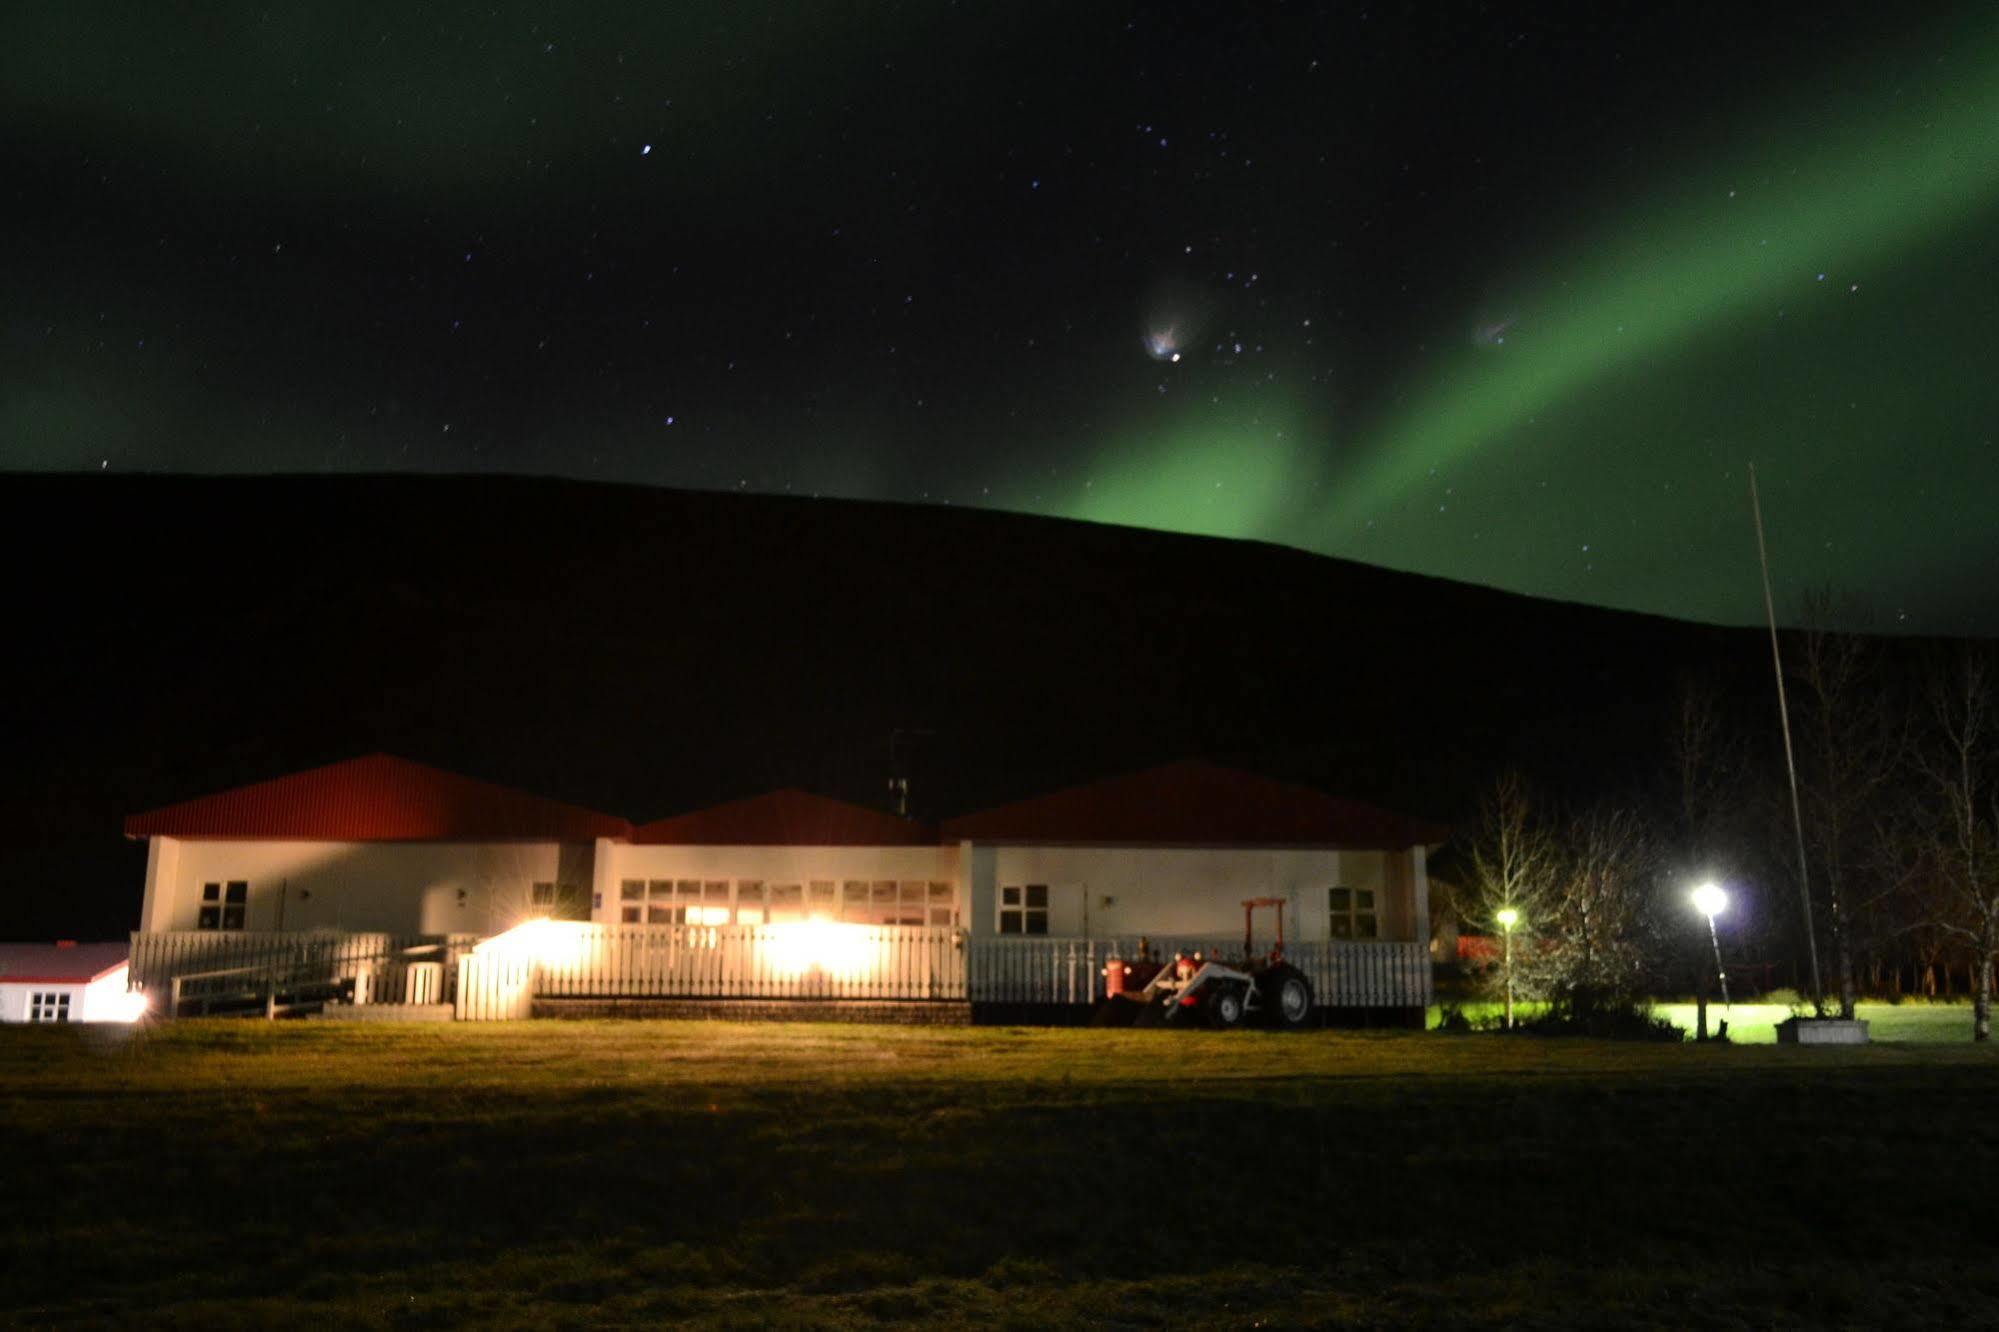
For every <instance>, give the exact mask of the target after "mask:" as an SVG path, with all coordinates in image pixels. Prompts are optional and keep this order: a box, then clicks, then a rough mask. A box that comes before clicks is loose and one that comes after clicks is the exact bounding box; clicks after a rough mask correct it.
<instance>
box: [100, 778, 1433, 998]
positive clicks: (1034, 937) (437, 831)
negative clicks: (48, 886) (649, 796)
mask: <svg viewBox="0 0 1999 1332" xmlns="http://www.w3.org/2000/svg"><path fill="white" fill-rule="evenodd" d="M126 831H127V833H128V835H130V836H134V837H145V838H146V839H147V840H148V852H147V872H146V892H145V901H144V905H143V908H142V913H141V926H140V931H139V933H138V934H136V935H135V936H134V948H135V961H136V962H137V964H138V965H137V967H136V972H137V975H138V978H139V980H140V981H141V983H143V984H146V985H148V986H151V987H152V988H154V989H158V988H159V987H160V985H161V984H162V983H163V982H165V981H166V980H167V979H168V978H169V977H170V976H171V975H174V974H182V973H187V972H190V971H198V972H215V971H229V970H230V969H231V968H232V967H233V968H236V969H237V970H239V971H240V972H242V973H243V974H244V975H246V976H247V975H249V974H250V973H252V972H255V970H256V969H257V968H258V967H280V966H282V967H285V968H289V969H290V970H289V972H288V973H287V974H290V975H294V976H296V975H299V974H303V972H302V971H301V968H303V969H304V970H310V969H311V968H313V967H320V968H322V969H323V968H326V967H332V968H334V969H336V970H341V969H345V970H355V969H357V968H358V969H360V970H363V971H366V972H367V980H366V982H365V983H364V986H363V988H365V989H366V990H367V992H368V997H370V998H372V999H374V1000H375V1001H376V1002H382V1001H397V1000H398V999H400V998H408V997H411V996H413V995H416V994H417V992H418V991H422V992H423V994H424V997H429V998H432V999H436V998H442V997H443V994H442V990H443V989H449V988H451V984H450V978H448V977H447V978H446V979H445V980H444V981H443V982H442V983H441V987H440V982H439V980H438V979H437V978H436V977H435V976H433V975H432V974H431V973H430V972H428V971H426V970H423V969H422V968H421V967H420V966H419V968H418V969H417V970H415V971H412V970H410V966H409V964H410V963H412V962H421V961H423V960H435V961H437V962H438V963H440V964H441V965H442V967H443V968H445V969H446V970H447V971H448V970H449V969H451V968H452V967H453V966H455V965H456V962H457V958H458V956H459V955H460V954H463V953H466V952H468V951H470V950H471V949H472V948H473V947H474V945H476V944H477V942H478V941H479V940H481V939H490V938H492V937H494V936H498V935H503V934H505V933H506V932H507V931H508V930H510V929H512V928H514V927H515V926H518V925H520V924H522V923H523V922H528V921H535V920H541V919H551V920H569V921H575V922H581V923H586V924H587V928H586V927H585V925H579V927H578V929H577V930H572V931H570V932H569V935H568V936H565V937H574V938H576V939H583V940H586V941H587V943H581V944H576V945H574V947H573V948H572V951H573V952H574V953H575V956H566V957H564V958H563V959H561V960H560V965H558V964H557V962H556V961H554V960H549V959H543V961H542V963H539V964H537V965H539V966H540V967H541V970H540V971H539V972H538V973H537V978H534V979H527V978H525V977H526V973H525V972H521V973H519V975H517V977H516V981H515V982H510V984H513V986H514V988H513V989H512V990H510V991H509V996H510V997H509V998H508V999H507V1000H506V1003H505V1004H504V1005H503V1006H502V1007H503V1008H504V1011H506V1012H509V1013H512V1012H517V1011H525V1010H524V1008H523V1006H524V1005H528V1004H529V1002H530V1000H533V999H535V998H537V997H539V998H542V999H547V1000H550V1001H555V1000H571V999H573V1000H585V999H593V998H595V999H606V1000H609V999H617V1000H632V1001H636V1000H640V999H666V998H672V999H710V998H713V999H737V998H762V999H772V1000H778V999H783V1000H791V999H800V998H810V999H833V1000H838V999H845V998H856V999H858V998H866V999H876V1000H923V1001H931V1000H945V1001H951V1002H958V1003H970V1004H973V1005H975V1006H976V1005H980V1004H988V1005H990V1004H1009V1005H1017V1006H1019V1005H1025V1006H1033V1005H1043V1004H1054V1005H1077V1004H1084V1003H1087V1002H1089V1001H1090V1000H1091V999H1092V998H1093V997H1094V995H1095V993H1096V986H1097V982H1096V979H1095V977H1096V974H1097V972H1098V971H1099V970H1100V968H1101V965H1102V963H1103V961H1104V959H1105V958H1107V957H1108V956H1112V955H1120V956H1123V955H1129V953H1130V952H1131V951H1132V950H1133V949H1135V948H1136V947H1137V946H1138V945H1139V942H1140V941H1141V940H1144V941H1146V942H1148V943H1151V944H1154V945H1156V946H1159V947H1166V946H1170V945H1172V944H1175V943H1189V944H1190V945H1191V944H1192V943H1194V942H1198V943H1199V944H1200V945H1201V946H1203V947H1205V948H1208V949H1215V948H1219V947H1222V946H1225V945H1226V946H1235V947H1239V946H1240V942H1239V941H1241V940H1242V938H1243V934H1244V914H1245V912H1244V903H1245V902H1246V901H1248V900H1251V899H1263V900H1271V899H1274V900H1276V901H1279V902H1282V903H1283V904H1284V930H1285V936H1286V944H1287V951H1288V952H1289V954H1290V956H1291V957H1293V958H1294V959H1297V960H1299V964H1300V965H1308V966H1309V967H1310V968H1316V970H1315V971H1314V975H1315V985H1317V986H1318V988H1319V995H1320V999H1321V1002H1322V1004H1324V1005H1326V1006H1328V1007H1333V1008H1340V1007H1356V1008H1383V1009H1396V1010H1403V1011H1404V1012H1407V1011H1409V1010H1415V1009H1420V1008H1421V1006H1422V1005H1423V1004H1425V1003H1427V1002H1428V999H1429V994H1430V982H1429V966H1428V958H1427V952H1426V943H1427V940H1428V937H1429V921H1428V897H1427V880H1426V876H1425V863H1426V861H1425V858H1426V852H1427V848H1428V847H1429V846H1430V845H1432V844H1434V843H1435V842H1437V841H1439V840H1441V838H1442V833H1441V831H1440V830H1438V829H1435V828H1432V827H1430V826H1428V825H1425V824H1421V823H1418V822H1416V821H1413V820H1409V819H1405V818H1402V817H1400V816H1398V815H1394V814H1390V813H1388V812H1386V811H1383V810H1380V809H1376V808H1373V807H1371V806H1367V805H1362V804H1358V803H1356V802H1352V801H1346V800H1341V799H1337V798H1335V797H1332V796H1328V795H1325V794H1323V793H1321V792H1318V791H1313V790H1309V789H1307V788H1304V787H1300V786H1296V785H1292V784H1289V783H1283V782H1276V781H1272V780H1270V779H1268V778H1264V777H1260V776H1256V775H1254V774H1250V773H1246V772H1241V771H1238V770H1233V769H1228V768H1223V767H1219V766H1216V765H1213V764H1207V763H1198V762H1192V763H1179V764H1171V765H1167V766H1165V767H1161V768H1155V769H1151V770H1148V771H1146V772H1141V773H1135V774H1131V775H1128V776H1123V777H1117V778H1111V779H1108V780H1105V781H1101V782H1095V783H1091V784H1088V785H1084V786H1080V787H1076V788H1072V789H1069V790H1065V791H1059V792H1055V793H1052V794H1049V795H1043V796H1038V797H1035V798H1032V799H1028V800H1023V801H1019V802H1016V803H1013V804H1009V805H1004V806H1001V807H998V808H995V809H989V810H985V811H980V812H976V813H972V814H968V815H965V816H963V817H960V818H957V819H952V820H948V821H946V822H945V823H944V824H942V825H941V827H932V826H928V825H924V824H921V823H917V822H914V821H911V820H907V819H900V818H897V817H895V816H893V815H889V814H885V813H882V812H880V811H877V810H872V809H867V808H864V807H861V806H857V805H852V804H848V803H846V802H843V801H837V800H831V799H827V798H825V797H823V796H817V795H812V794H810V793H807V792H803V791H795V790H787V791H778V792H773V793H770V794H768V795H763V796H757V797H752V798H750V799H746V800H738V801H732V802H729V803H726V804H722V805H716V806H712V807H709V808H705V809H700V810H695V811H691V812H689V813H685V814H681V815H677V816H674V817H671V818H666V819H661V820H658V821H656V822H653V823H648V824H645V825H643V826H639V827H634V826H633V825H631V824H630V823H628V822H626V821H625V820H623V819H620V818H617V817H615V816H611V815H605V814H599V813H595V812H593V811H590V810H584V809H579V808H577V807H575V806H570V805H563V804H559V803H557V802H554V801H548V800H543V799H541V798H539V797H535V796H530V795H526V794H524V793H521V792H516V791H509V790H506V789H504V788H500V787H495V786H491V785H489V784H486V783H483V782H477V781H473V780H471V779H469V778H465V777H459V776H456V775H454V774H450V773H445V772H441V771H439V770H437V769H434V768H428V767H425V766H423V765H421V764H415V763H409V762H407V761H405V760H401V759H396V758H391V757H389V756H387V755H374V756H371V757H368V758H363V759H356V760H352V761H350V762H347V763H338V764H333V765H330V766H329V767H325V768H319V769H314V770H312V771H310V772H305V773H298V774H294V775H291V776H288V777H281V778H278V779H276V780H275V781H271V782H265V783H261V784H259V785H256V786H250V787H245V788H242V789H239V790H236V791H231V792H225V793H222V794H220V795H216V796H210V797H205V798H202V799H198V800H193V801H189V802H187V803H185V804H181V805H175V806H171V807H168V808H166V809H162V810H156V811H153V812H151V813H148V814H142V815H137V816H135V817H133V818H132V819H130V820H128V821H127V825H126ZM1272 914H1273V915H1274V913H1272ZM808 922H819V923H822V924H824V925H828V926H838V927H841V928H851V929H861V930H866V931H872V933H870V934H869V935H868V936H867V937H868V938H869V939H870V940H872V941H873V942H871V943H869V944H868V945H867V949H868V952H867V956H868V957H870V958H872V959H874V960H872V961H869V962H866V963H865V964H863V963H861V962H853V961H851V959H850V962H849V963H846V964H843V966H844V967H845V968H846V970H845V971H844V972H843V973H842V974H843V975H845V976H846V979H845V980H842V981H840V982H838V983H835V982H834V981H833V980H831V979H829V977H828V975H827V974H825V973H824V972H823V969H811V970H810V971H809V974H806V975H796V974H791V973H790V970H789V969H788V968H787V967H785V966H776V968H775V969H773V964H771V963H769V961H768V959H767V958H766V956H765V954H766V953H770V952H771V951H772V950H773V949H775V950H778V952H781V953H784V955H785V956H790V953H788V952H785V949H787V948H789V947H790V945H781V937H782V936H783V934H784V931H786V930H787V929H788V928H789V927H794V926H801V925H804V924H806V923H808ZM1274 926H1275V921H1274V919H1271V918H1269V917H1264V918H1261V919H1259V921H1258V930H1259V931H1260V934H1259V939H1258V944H1259V947H1262V946H1267V945H1268V943H1269V936H1270V934H1271V933H1272V932H1274ZM579 931H580V932H579ZM356 940H359V941H360V942H359V943H357V942H355V941H356ZM1232 941H1234V942H1232ZM287 950H289V951H287ZM489 951H490V950H489ZM280 955H282V957H284V958H289V959H291V960H289V961H282V962H271V963H268V964H267V963H266V962H264V961H262V960H261V959H266V958H271V957H278V956H280ZM856 956H858V954H856ZM863 972H865V973H867V974H866V975H865V976H863V975H862V974H861V973H863ZM228 982H229V978H228V977H226V976H225V977H223V978H222V979H221V980H219V981H215V982H212V983H215V984H222V985H224V986H225V988H226V985H227V983H228ZM203 983H204V984H208V983H211V982H208V981H204V982H203ZM413 987H414V988H413ZM428 987H440V988H437V989H435V990H433V989H431V988H428ZM524 987H525V988H524ZM462 1007H463V1003H462V1001H461V1008H462Z"/></svg>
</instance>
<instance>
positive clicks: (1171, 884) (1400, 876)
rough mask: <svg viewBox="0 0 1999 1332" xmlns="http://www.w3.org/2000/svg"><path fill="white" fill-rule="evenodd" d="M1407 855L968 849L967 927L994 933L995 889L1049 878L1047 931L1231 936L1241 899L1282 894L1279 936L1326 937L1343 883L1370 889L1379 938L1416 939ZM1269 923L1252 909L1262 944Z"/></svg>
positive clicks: (1237, 926) (1239, 920)
mask: <svg viewBox="0 0 1999 1332" xmlns="http://www.w3.org/2000/svg"><path fill="white" fill-rule="evenodd" d="M1415 854H1416V855H1418V856H1420V854H1421V851H1420V849H1419V850H1418V851H1417V852H1416V853H1415ZM1411 860H1412V857H1411V853H1409V852H1405V851H1326V850H1253V849H1241V848H1229V847H1145V848H1121V847H1077V846H997V847H985V846H980V847H968V848H967V849H966V853H965V861H966V864H967V865H968V867H969V871H970V872H969V875H968V877H969V879H970V883H969V892H968V894H967V899H968V901H969V902H970V904H971V906H972V911H971V913H970V914H969V915H968V916H967V919H966V925H967V927H968V928H969V929H970V930H971V931H972V933H974V934H978V935H989V934H996V933H998V930H999V923H998V910H999V906H1000V896H999V890H1000V889H1001V888H1004V887H1006V886H1008V885H1019V886H1025V885H1027V884H1046V885H1048V889H1049V895H1048V896H1049V918H1048V933H1049V934H1051V935H1071V936H1081V935H1085V934H1087V935H1089V936H1091V937H1097V938H1101V937H1106V936H1118V937H1124V936H1129V935H1137V934H1151V935H1214V936H1218V937H1219V938H1222V939H1233V938H1239V937H1240V936H1241V933H1242V924H1243V910H1242V903H1243V901H1244V899H1246V898H1251V897H1279V898H1283V899H1285V902H1286V906H1285V910H1284V933H1285V937H1286V938H1288V939H1294V940H1305V939H1324V938H1326V937H1328V932H1329V928H1330V926H1329V923H1328V914H1329V913H1328V909H1327V890H1328V889H1330V888H1332V887H1335V886H1343V887H1348V888H1372V889H1374V890H1375V893H1376V902H1377V904H1378V910H1379V915H1380V922H1379V925H1380V936H1379V937H1381V938H1383V939H1391V940H1393V939H1413V938H1415V937H1416V936H1415V935H1414V933H1413V932H1412V931H1413V930H1414V928H1415V923H1416V919H1417V917H1418V915H1419V910H1418V905H1417V903H1416V902H1415V901H1414V897H1415V889H1416V886H1417V884H1416V876H1415V874H1414V873H1413V866H1412V864H1411ZM1274 926H1275V920H1274V919H1273V917H1272V915H1271V913H1269V912H1266V911H1259V912H1258V913H1257V922H1256V929H1257V939H1258V942H1259V943H1261V942H1262V941H1264V940H1265V939H1266V938H1267V937H1268V934H1269V932H1270V931H1271V930H1272V929H1273V928H1274Z"/></svg>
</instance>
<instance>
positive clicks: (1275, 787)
mask: <svg viewBox="0 0 1999 1332" xmlns="http://www.w3.org/2000/svg"><path fill="white" fill-rule="evenodd" d="M943 831H944V835H945V836H946V837H947V838H950V839H951V840H953V841H959V840H965V841H979V842H983V841H999V842H1008V841H1012V842H1082V843H1109V844H1112V845H1116V846H1145V845H1168V846H1174V845H1177V846H1324V847H1342V848H1346V849H1348V850H1363V849H1366V850H1395V849H1400V848H1402V847H1409V846H1417V845H1426V846H1428V845H1435V844H1436V843H1438V842H1441V841H1443V840H1444V838H1445V836H1446V835H1447V830H1446V829H1443V828H1440V827H1437V826H1435V825H1432V824H1428V823H1423V822H1421V821H1419V820H1416V819H1410V818H1405V817H1403V816H1402V815H1400V814H1392V813H1390V812H1389V811H1387V810H1385V809H1378V808H1376V807H1375V806H1373V805H1364V804H1361V803H1360V802H1358V801H1354V800H1342V799H1340V798H1339V797H1337V796H1329V795H1326V794H1325V793H1323V792H1321V791H1314V790H1312V789H1311V788H1309V787H1304V786H1294V785H1292V784H1291V783H1289V782H1278V781H1272V780H1271V779H1270V778H1268V777H1259V776H1257V775H1256V774H1255V773H1249V772H1243V771H1241V770H1239V769H1236V768H1224V767H1221V766H1219V765H1218V764H1213V763H1203V762H1197V761H1196V762H1186V763H1169V764H1167V765H1165V766H1164V767H1159V768H1148V769H1147V770H1145V771H1144V772H1135V773H1131V774H1129V775H1127V776H1123V777H1112V778H1108V779H1106V780H1104V781H1100V782H1092V783H1090V784H1088V785H1085V786H1073V787H1070V788H1069V789H1068V790H1065V791H1057V792H1055V793H1054V794H1053V795H1045V796H1037V797H1034V798H1032V799H1028V800H1018V801H1015V802H1014V803H1013V804H1010V805H1000V806H997V807H996V808H993V809H988V810H982V811H980V812H979V813H976V814H966V815H964V816H962V817H960V818H955V819H947V820H946V821H945V823H944V829H943Z"/></svg>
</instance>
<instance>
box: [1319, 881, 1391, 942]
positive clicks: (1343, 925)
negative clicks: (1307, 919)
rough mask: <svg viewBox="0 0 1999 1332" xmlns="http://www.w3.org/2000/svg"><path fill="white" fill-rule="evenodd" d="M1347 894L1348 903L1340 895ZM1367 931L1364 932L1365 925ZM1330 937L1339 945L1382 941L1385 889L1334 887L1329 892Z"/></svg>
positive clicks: (1346, 885) (1343, 885) (1328, 916)
mask: <svg viewBox="0 0 1999 1332" xmlns="http://www.w3.org/2000/svg"><path fill="white" fill-rule="evenodd" d="M1342 893H1344V894H1346V901H1345V904H1344V905H1342V904H1341V900H1340V895H1341V894H1342ZM1363 921H1365V922H1366V925H1367V928H1366V931H1365V932H1364V933H1363V932H1362V928H1361V923H1362V922H1363ZM1326 936H1327V937H1328V938H1330V939H1332V940H1333V941H1334V942H1336V943H1375V942H1378V941H1379V940H1380V939H1381V890H1380V889H1378V888H1356V887H1354V886H1352V885H1351V884H1344V883H1341V884H1334V885H1333V886H1332V887H1330V888H1328V889H1327V890H1326Z"/></svg>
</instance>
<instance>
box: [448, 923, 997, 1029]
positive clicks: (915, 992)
mask: <svg viewBox="0 0 1999 1332" xmlns="http://www.w3.org/2000/svg"><path fill="white" fill-rule="evenodd" d="M458 980H459V985H458V1016H459V1017H461V1018H470V1017H481V1018H484V1017H519V1016H526V1007H527V1004H528V1002H529V1001H530V1000H532V999H535V998H554V999H560V998H576V999H621V998H634V999H901V1000H916V999H956V1000H962V999H963V998H964V997H965V951H964V941H963V939H962V937H961V936H960V935H959V934H958V932H957V931H955V930H950V929H936V928H930V927H926V926H914V925H828V926H801V925H600V924H586V923H582V922H577V923H573V924H572V923H569V922H558V923H554V928H550V929H545V930H539V931H536V932H534V933H532V934H528V935H524V936H522V937H520V938H519V939H518V940H513V939H509V938H508V937H507V936H501V937H499V938H497V939H494V940H491V941H489V943H488V945H487V947H485V948H483V949H481V950H480V951H478V952H477V953H474V954H471V955H468V956H466V957H463V958H461V959H459V963H458ZM523 986H525V987H526V989H525V991H524V992H523V991H522V989H521V987H523ZM523 993H524V994H525V997H523Z"/></svg>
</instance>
